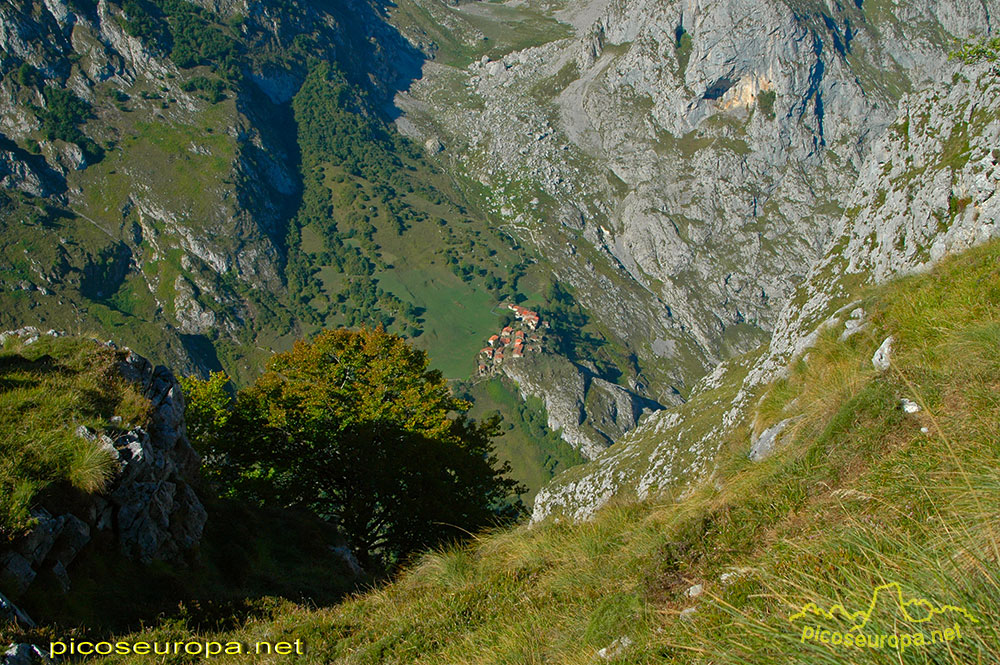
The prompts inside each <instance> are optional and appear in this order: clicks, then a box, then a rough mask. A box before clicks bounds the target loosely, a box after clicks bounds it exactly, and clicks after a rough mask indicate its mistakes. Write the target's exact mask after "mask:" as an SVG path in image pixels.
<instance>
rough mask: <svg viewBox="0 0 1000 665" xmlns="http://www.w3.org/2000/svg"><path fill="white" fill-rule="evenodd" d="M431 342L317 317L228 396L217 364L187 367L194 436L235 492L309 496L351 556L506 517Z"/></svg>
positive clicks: (495, 473)
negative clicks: (209, 372)
mask: <svg viewBox="0 0 1000 665" xmlns="http://www.w3.org/2000/svg"><path fill="white" fill-rule="evenodd" d="M428 365H429V361H428V358H427V355H426V354H425V353H424V352H422V351H419V350H416V349H414V348H412V347H410V346H409V345H407V343H406V342H405V341H404V340H403V339H402V338H401V337H398V336H396V335H391V334H389V333H386V332H385V331H384V330H382V329H381V328H378V329H374V330H372V329H362V330H360V331H356V332H355V331H350V330H346V329H340V330H331V331H326V332H323V333H321V334H319V335H318V336H316V337H315V338H314V339H313V340H312V341H310V342H304V341H301V342H298V343H296V344H295V346H294V347H293V349H292V350H291V351H289V352H287V353H281V354H277V355H275V356H274V357H273V358H272V359H271V361H270V362H269V363H268V366H267V371H266V372H265V373H264V374H263V375H262V376H261V377H260V378H259V379H258V380H257V382H256V383H255V384H254V385H253V386H251V387H249V388H246V389H244V390H241V391H240V392H239V393H238V394H237V395H236V397H235V399H231V398H230V397H229V396H228V394H227V393H226V392H225V390H224V389H223V383H224V379H223V378H222V377H220V376H219V375H215V376H213V377H212V378H211V379H209V380H208V381H200V380H198V379H187V380H185V387H186V392H187V395H188V400H189V405H188V417H189V421H190V422H189V427H190V432H191V437H192V440H193V441H194V443H195V445H196V446H198V447H199V448H200V449H201V450H202V452H203V453H204V454H205V463H206V466H207V468H208V470H209V476H210V477H211V478H214V479H215V480H216V481H218V482H221V483H222V485H223V486H224V487H225V488H226V490H227V491H228V492H229V493H231V494H233V495H236V496H241V497H243V498H249V499H252V500H254V501H256V502H259V503H276V504H280V505H285V506H291V505H297V506H305V507H308V508H309V509H311V510H312V511H313V512H315V513H316V514H318V515H320V516H321V517H324V518H326V519H329V520H331V521H334V522H336V523H337V524H338V525H339V526H340V527H341V528H342V530H343V531H344V534H345V535H346V536H347V537H348V539H349V540H350V541H351V542H352V544H353V545H354V547H355V548H356V550H357V551H358V554H359V556H361V557H367V558H369V560H371V559H372V558H374V557H377V558H381V559H382V560H383V561H385V562H388V563H391V562H393V561H394V560H397V559H398V558H399V557H400V556H403V555H405V554H406V553H408V552H412V551H414V550H416V549H419V548H422V547H427V546H431V545H434V544H436V543H438V542H440V541H441V540H443V539H447V538H454V537H458V536H460V535H461V534H462V533H463V532H467V531H472V530H475V529H480V528H482V527H484V526H487V525H489V524H490V523H492V522H495V521H496V520H497V519H498V518H504V517H513V516H514V515H515V514H516V509H515V507H514V506H513V504H511V503H510V502H509V498H510V497H512V496H514V495H516V494H517V493H518V492H519V491H521V489H520V488H518V487H517V486H516V482H515V481H513V480H511V479H509V478H507V477H506V474H507V473H508V472H509V470H510V467H509V465H508V464H507V463H503V464H500V463H499V461H498V459H497V457H496V455H495V453H494V449H493V443H492V439H493V437H495V436H496V435H498V434H499V419H496V418H495V419H489V420H486V421H483V422H474V421H472V420H470V419H469V418H468V417H467V416H466V415H465V414H466V411H468V409H469V407H470V406H471V405H470V403H469V402H466V401H464V400H461V399H458V398H456V397H455V396H454V395H452V393H451V390H450V389H449V388H448V385H447V384H446V382H445V380H444V378H443V377H442V376H441V373H440V372H438V371H436V370H431V369H429V368H428Z"/></svg>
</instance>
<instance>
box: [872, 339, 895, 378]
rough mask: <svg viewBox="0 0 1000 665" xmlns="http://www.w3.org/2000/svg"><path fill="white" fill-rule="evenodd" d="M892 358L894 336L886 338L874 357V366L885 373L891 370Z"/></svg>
mask: <svg viewBox="0 0 1000 665" xmlns="http://www.w3.org/2000/svg"><path fill="white" fill-rule="evenodd" d="M891 358H892V335H890V336H888V337H886V338H885V339H884V340H883V341H882V344H880V345H879V347H878V349H877V350H876V351H875V355H873V356H872V366H873V367H874V368H875V369H877V370H878V371H880V372H885V371H887V370H888V369H889V363H890V359H891Z"/></svg>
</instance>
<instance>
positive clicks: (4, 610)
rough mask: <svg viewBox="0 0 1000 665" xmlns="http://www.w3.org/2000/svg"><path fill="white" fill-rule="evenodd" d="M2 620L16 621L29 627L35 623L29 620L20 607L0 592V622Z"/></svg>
mask: <svg viewBox="0 0 1000 665" xmlns="http://www.w3.org/2000/svg"><path fill="white" fill-rule="evenodd" d="M3 621H8V622H10V621H16V622H18V623H20V624H22V625H24V626H27V627H29V628H31V627H33V626H34V625H35V622H34V621H32V620H31V617H29V616H28V615H27V614H25V613H24V612H23V611H22V610H21V609H20V608H18V607H17V605H15V604H14V603H12V602H10V601H9V600H8V599H7V598H6V596H4V595H3V594H2V593H0V622H3Z"/></svg>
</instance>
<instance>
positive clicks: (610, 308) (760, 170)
mask: <svg viewBox="0 0 1000 665" xmlns="http://www.w3.org/2000/svg"><path fill="white" fill-rule="evenodd" d="M425 4H427V5H428V11H431V12H434V15H435V17H436V18H437V19H438V21H439V22H440V23H442V24H444V25H448V26H449V27H451V28H452V29H453V32H455V33H456V34H459V35H465V34H468V35H474V34H475V30H474V29H473V28H472V27H471V24H472V22H473V21H472V19H473V18H474V17H478V16H481V15H483V13H484V11H485V10H484V9H483V8H481V7H479V6H460V7H459V8H458V9H456V10H442V9H435V8H432V7H430V6H429V5H430V3H425ZM870 5H871V3H836V4H833V3H825V4H824V3H820V4H813V5H801V6H800V5H793V4H789V3H787V2H778V1H773V0H769V1H766V2H755V1H752V0H672V1H668V2H662V1H660V0H618V1H614V2H606V1H601V0H596V1H592V2H571V3H566V4H564V5H561V9H560V11H559V12H558V13H557V14H556V15H555V16H556V17H557V18H558V19H559V20H561V21H563V22H565V23H567V24H569V25H571V26H572V29H573V32H574V33H575V34H573V35H572V36H569V37H565V38H561V39H556V38H553V39H552V40H551V41H549V42H548V43H543V44H539V45H537V46H534V47H531V48H526V49H523V50H519V51H513V52H511V53H508V54H507V55H505V56H503V57H502V58H501V59H497V60H490V59H489V58H484V59H482V60H480V61H475V62H472V63H471V64H469V65H468V67H467V68H466V69H464V70H458V69H456V68H453V67H447V66H444V65H441V64H438V63H428V65H427V66H425V68H424V78H423V79H422V80H420V81H417V82H416V83H415V85H414V86H413V87H412V88H411V90H410V91H409V93H408V94H407V95H401V96H399V97H398V98H397V102H398V104H399V106H400V107H401V108H403V109H404V110H405V111H406V112H407V123H406V127H405V128H406V130H407V131H410V133H411V134H413V135H414V136H416V137H419V138H421V139H423V138H425V137H428V136H432V135H433V136H443V137H445V143H446V144H447V145H449V152H451V153H455V154H461V155H463V157H462V159H461V164H462V168H463V169H467V170H469V171H470V172H471V174H472V175H473V176H474V177H476V178H477V179H479V181H480V182H481V183H483V184H484V185H485V186H486V187H487V188H488V189H489V191H490V194H489V196H490V203H491V204H492V206H493V208H494V210H495V211H496V212H497V213H498V214H499V215H500V216H501V217H502V218H503V219H504V221H505V222H506V223H507V224H508V225H509V228H510V229H511V230H512V232H514V233H515V234H517V237H518V238H519V239H521V240H522V241H523V242H524V243H525V244H528V245H532V246H535V247H537V248H538V249H539V251H540V253H541V254H542V255H544V256H546V257H547V258H549V259H550V260H551V262H552V264H553V270H554V271H555V272H556V273H557V275H558V277H559V278H560V279H561V280H564V281H566V282H568V283H571V284H572V285H573V286H574V287H575V288H576V291H577V293H578V294H579V299H580V301H581V302H583V304H584V305H585V306H586V307H587V308H588V310H589V311H590V312H591V313H592V314H593V316H594V318H596V319H599V320H601V322H602V323H604V324H605V325H606V326H607V327H608V328H609V329H610V330H612V331H613V332H614V333H615V334H616V335H619V336H620V338H621V339H622V340H623V341H624V342H625V343H626V344H627V345H628V346H629V347H630V348H632V349H634V350H635V352H636V354H637V355H638V357H639V358H640V360H641V361H642V362H643V363H644V364H645V365H646V366H648V367H650V368H651V369H650V371H651V372H655V373H656V374H657V376H656V379H657V380H656V384H657V387H659V388H660V389H661V392H656V388H655V387H654V389H653V390H654V393H653V394H655V395H659V396H660V397H659V399H661V401H662V396H663V395H664V394H665V393H664V392H663V391H662V388H663V387H664V386H665V385H673V386H675V387H681V386H685V387H690V386H691V385H693V383H694V382H695V380H696V379H697V377H698V376H699V375H701V374H703V373H704V372H705V371H707V370H708V369H710V368H711V367H712V366H714V365H715V364H716V363H717V362H718V361H719V360H721V359H723V358H725V357H728V356H729V355H731V354H733V353H740V352H744V351H748V350H750V349H752V348H754V347H755V346H756V345H757V344H759V343H760V342H762V341H765V340H766V334H765V333H767V332H770V331H772V330H773V329H774V328H775V327H776V326H778V325H780V322H779V315H780V313H781V311H782V307H783V305H784V304H785V302H787V300H788V299H789V298H790V297H791V296H792V294H793V293H794V291H795V288H796V285H797V284H798V283H799V282H801V280H802V279H803V277H804V276H805V275H806V274H807V273H808V271H809V270H810V267H811V266H812V265H813V264H814V262H815V261H816V260H817V259H818V258H820V257H821V256H822V254H823V252H824V249H825V247H826V246H827V243H828V241H829V239H830V237H831V235H832V234H833V233H835V229H836V228H837V226H838V219H839V217H840V215H841V212H842V211H843V209H844V208H846V207H848V206H847V205H846V201H845V200H844V199H845V198H846V194H847V193H848V192H850V190H851V187H852V186H853V184H854V181H855V179H856V178H857V176H858V173H859V170H860V169H861V168H862V164H863V163H865V159H866V156H867V155H868V153H869V151H870V150H871V149H872V144H873V142H874V141H875V139H877V138H878V137H879V136H880V135H881V134H882V133H883V131H884V129H885V128H886V127H887V126H888V125H889V124H890V123H891V122H892V120H893V117H894V116H895V114H896V108H897V102H898V100H899V98H900V96H901V95H903V94H904V93H905V92H906V91H907V90H909V89H911V88H914V87H922V86H924V85H926V83H927V82H928V81H930V80H932V79H933V78H935V77H937V76H939V74H940V71H941V69H942V67H944V65H945V61H946V56H947V52H948V50H949V49H950V48H951V47H952V43H951V41H950V37H951V36H957V37H964V36H967V35H968V34H970V32H978V31H982V30H984V29H986V30H988V29H989V28H990V26H991V23H990V19H991V17H992V16H995V15H996V14H997V12H998V11H1000V3H998V2H996V0H989V1H988V2H984V3H968V2H965V1H964V0H937V1H933V2H920V3H908V4H906V6H905V7H894V9H893V10H892V11H891V12H880V11H877V10H876V9H874V8H873V7H872V6H870ZM524 20H526V21H528V20H531V19H530V18H529V17H525V18H524ZM465 24H467V25H468V27H466V28H463V27H462V26H463V25H465ZM984 26H985V27H984ZM404 29H405V28H404ZM443 100H447V102H443ZM456 100H458V101H457V103H456ZM402 128H403V127H402V125H401V129H402ZM526 182H527V183H528V184H527V185H526V184H525V183H526ZM525 190H531V191H532V193H525ZM534 191H541V192H543V193H544V194H545V195H546V196H547V197H550V198H551V199H552V200H554V201H555V203H554V204H553V205H552V206H551V207H549V208H542V209H538V206H533V205H531V203H530V201H531V200H532V197H533V192H534ZM534 199H535V200H537V199H538V197H537V196H535V197H534ZM566 211H572V212H570V213H569V214H566ZM562 220H571V221H570V223H569V224H563V223H561V222H562ZM567 246H569V247H572V248H574V251H570V252H568V253H567V251H566V248H567ZM633 287H637V288H633ZM637 331H641V333H642V335H640V334H637ZM642 336H644V337H645V339H642V338H641V337H642ZM654 341H655V342H656V343H654ZM668 367H669V368H671V369H666V368H668ZM652 368H660V369H658V370H654V369H652ZM681 368H683V369H681ZM682 392H686V391H684V390H682Z"/></svg>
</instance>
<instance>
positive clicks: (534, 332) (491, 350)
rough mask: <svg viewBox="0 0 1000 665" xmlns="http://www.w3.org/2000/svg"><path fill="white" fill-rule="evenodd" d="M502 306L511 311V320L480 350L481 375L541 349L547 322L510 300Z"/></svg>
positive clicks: (536, 313)
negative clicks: (511, 321) (509, 323)
mask: <svg viewBox="0 0 1000 665" xmlns="http://www.w3.org/2000/svg"><path fill="white" fill-rule="evenodd" d="M505 306H506V308H507V309H509V310H510V311H512V312H514V322H513V323H512V324H511V325H508V326H504V327H503V329H501V330H500V332H499V333H497V334H495V335H493V336H492V337H490V338H489V339H488V340H486V343H487V346H485V347H483V348H482V350H480V352H479V375H480V376H485V375H488V374H492V373H493V372H494V371H495V370H496V369H497V367H499V366H500V365H501V364H502V363H503V362H504V361H505V360H508V361H509V360H513V359H514V358H523V357H524V356H525V355H527V354H529V353H538V352H539V351H541V350H542V342H543V341H544V339H545V333H544V331H545V330H546V329H547V328H548V327H549V323H548V321H542V319H541V317H540V316H539V315H538V312H535V311H533V310H530V309H527V308H526V307H521V306H520V305H515V304H513V303H509V304H507V305H505Z"/></svg>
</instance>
